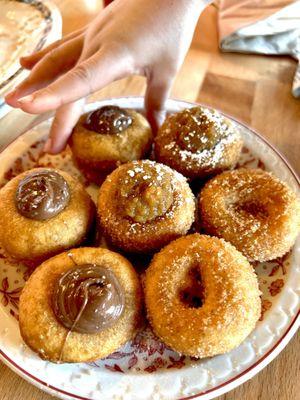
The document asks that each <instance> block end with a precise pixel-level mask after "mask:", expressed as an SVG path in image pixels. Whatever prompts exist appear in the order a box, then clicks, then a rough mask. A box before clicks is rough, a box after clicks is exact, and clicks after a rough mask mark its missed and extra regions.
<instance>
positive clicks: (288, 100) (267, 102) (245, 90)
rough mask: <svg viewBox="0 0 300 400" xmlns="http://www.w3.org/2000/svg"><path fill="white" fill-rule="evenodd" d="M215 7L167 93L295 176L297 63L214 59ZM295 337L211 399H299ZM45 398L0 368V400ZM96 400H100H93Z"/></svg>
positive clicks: (66, 15) (17, 122)
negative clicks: (246, 131) (264, 146)
mask: <svg viewBox="0 0 300 400" xmlns="http://www.w3.org/2000/svg"><path fill="white" fill-rule="evenodd" d="M55 2H56V3H57V5H58V6H59V8H60V10H61V13H62V16H63V33H64V34H66V33H69V32H71V31H73V30H74V29H77V28H79V27H81V26H83V25H85V24H86V23H88V22H89V21H90V20H91V19H92V18H93V16H94V15H95V14H96V13H97V12H98V11H99V9H100V8H101V4H102V1H101V0H100V1H99V0H76V1H74V0H55ZM216 16H217V10H216V8H214V7H213V6H210V7H208V8H207V9H206V10H205V12H204V13H203V14H202V16H201V18H200V20H199V23H198V26H197V30H196V33H195V37H194V40H193V43H192V46H191V49H190V51H189V53H188V55H187V58H186V60H185V63H184V65H183V67H182V70H181V71H180V73H179V75H178V77H177V79H176V82H175V85H174V88H173V91H172V96H173V97H175V98H179V99H182V100H187V101H198V102H203V103H206V104H208V105H211V106H213V107H216V108H219V109H220V110H222V111H224V112H226V113H228V114H231V115H233V116H235V117H237V118H238V119H240V120H242V121H244V122H246V123H247V124H249V125H250V126H252V127H253V128H255V129H256V130H257V131H259V132H260V133H262V134H263V135H264V136H265V137H266V138H268V139H269V140H270V141H271V142H272V143H273V144H274V145H275V146H276V147H277V148H278V149H279V150H280V151H281V152H282V153H283V154H284V155H285V156H286V157H287V159H288V160H289V161H290V163H291V164H292V166H293V167H294V168H295V170H296V171H297V173H298V174H299V173H300V160H299V150H300V148H299V147H300V146H299V135H300V100H296V99H294V98H293V97H292V95H291V93H290V89H291V87H290V86H291V82H292V78H293V74H294V72H295V70H296V62H294V61H293V60H291V59H289V58H286V57H264V56H247V55H239V54H220V53H219V51H218V44H217V28H216ZM144 89H145V82H144V80H143V79H142V78H139V77H130V78H128V79H125V80H122V81H119V82H115V83H114V84H112V85H110V86H109V87H107V88H105V89H104V90H102V91H100V92H99V93H97V94H95V95H93V96H92V98H91V100H93V99H102V98H106V97H112V96H122V95H141V94H143V93H144ZM33 118H36V117H32V116H29V115H24V113H21V112H19V111H14V112H12V113H10V114H9V115H7V116H6V117H5V118H4V119H3V120H2V121H0V148H1V147H3V146H5V145H6V143H7V142H8V141H10V140H11V139H12V138H13V137H15V136H17V135H18V134H19V132H20V127H21V128H24V127H25V126H26V124H29V123H30V122H31V121H32V119H33ZM299 354H300V338H299V335H298V337H294V339H293V340H292V341H291V342H290V343H289V345H288V346H287V347H286V348H285V350H284V351H283V352H282V353H281V354H280V355H279V357H277V358H276V360H275V361H273V362H272V363H271V364H270V365H269V366H268V367H266V368H265V369H264V370H263V371H262V372H261V373H259V374H258V375H257V376H256V377H254V378H253V379H251V380H250V381H248V382H246V383H245V384H244V385H242V386H240V387H238V388H237V389H235V390H233V391H231V392H229V393H228V394H226V395H224V396H221V397H219V398H218V400H296V399H297V400H298V399H300V395H299V393H300V361H299V356H298V355H299ZM33 399H34V400H51V399H53V397H51V396H49V395H47V394H45V393H43V392H41V391H40V390H38V389H36V388H35V387H33V386H32V385H30V384H28V383H27V382H25V381H24V380H22V379H21V378H19V377H18V376H17V375H16V374H14V373H13V372H12V371H10V370H9V369H8V368H7V367H6V366H4V365H3V364H2V363H0V400H33ZM99 400H100V399H99Z"/></svg>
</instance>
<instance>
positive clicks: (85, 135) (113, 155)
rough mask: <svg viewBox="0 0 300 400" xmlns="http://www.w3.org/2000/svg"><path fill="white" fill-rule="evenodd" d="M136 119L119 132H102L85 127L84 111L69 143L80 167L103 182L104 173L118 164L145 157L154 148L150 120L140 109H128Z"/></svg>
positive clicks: (86, 173) (88, 175)
mask: <svg viewBox="0 0 300 400" xmlns="http://www.w3.org/2000/svg"><path fill="white" fill-rule="evenodd" d="M126 111H127V113H128V114H129V115H130V116H131V117H132V120H133V123H132V125H131V126H129V127H128V128H127V129H126V130H124V131H123V132H121V133H120V134H112V135H109V134H99V133H97V132H93V131H90V130H88V129H87V128H85V127H84V125H83V124H84V121H85V119H86V115H87V114H84V115H82V116H81V118H80V119H79V121H78V123H77V124H76V126H75V128H74V130H73V134H72V136H71V139H70V147H71V150H72V153H73V157H74V159H75V161H76V162H77V165H78V167H79V168H80V169H81V170H82V172H83V173H84V174H85V176H86V177H87V178H88V179H89V180H92V181H93V182H95V183H98V184H99V183H102V181H103V176H102V177H101V176H100V178H99V179H98V177H97V173H98V172H99V173H100V175H103V174H106V175H107V174H108V173H110V172H111V171H113V170H114V169H115V168H117V166H118V165H120V164H122V163H126V162H127V161H131V160H138V159H141V158H143V157H144V156H145V155H146V154H147V153H148V152H149V151H150V148H151V144H152V131H151V128H150V125H149V123H148V121H147V120H146V119H145V118H144V117H143V116H142V115H141V114H140V113H138V112H136V111H134V110H131V109H126Z"/></svg>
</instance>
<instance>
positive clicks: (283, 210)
mask: <svg viewBox="0 0 300 400" xmlns="http://www.w3.org/2000/svg"><path fill="white" fill-rule="evenodd" d="M199 213H200V222H201V225H202V227H203V228H204V230H205V232H207V233H209V234H211V235H216V236H218V237H223V238H224V239H225V240H227V241H229V242H230V243H232V244H233V245H234V246H235V247H236V248H237V249H238V250H239V251H241V252H242V253H243V254H244V255H245V256H246V257H247V258H248V260H250V261H255V260H256V261H267V260H272V259H275V258H277V257H280V256H283V255H284V254H285V253H287V252H288V251H289V250H290V248H291V247H292V246H293V244H294V242H295V240H296V237H297V234H298V232H299V229H300V202H299V200H298V199H297V197H296V195H295V193H294V192H293V191H292V190H291V189H290V188H289V187H288V186H287V185H286V184H285V183H284V182H281V181H280V180H279V179H278V178H276V177H275V176H274V175H273V174H271V173H269V172H265V171H263V170H259V169H256V170H250V169H245V168H240V169H237V170H234V171H228V172H224V173H222V174H221V175H218V176H216V177H215V178H213V179H212V180H210V181H209V182H208V183H207V184H206V185H205V186H204V189H203V190H202V191H201V193H200V197H199Z"/></svg>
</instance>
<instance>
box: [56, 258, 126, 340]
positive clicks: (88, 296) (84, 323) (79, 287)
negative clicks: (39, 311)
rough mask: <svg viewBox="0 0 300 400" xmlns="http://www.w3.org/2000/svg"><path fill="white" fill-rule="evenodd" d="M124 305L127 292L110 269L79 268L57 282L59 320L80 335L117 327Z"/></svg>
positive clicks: (57, 313) (87, 265)
mask: <svg viewBox="0 0 300 400" xmlns="http://www.w3.org/2000/svg"><path fill="white" fill-rule="evenodd" d="M124 306H125V295H124V291H123V289H122V287H121V285H120V283H119V281H118V280H117V278H116V276H115V275H114V273H113V272H112V271H111V270H108V269H106V268H103V267H101V266H100V265H95V264H85V265H78V266H76V267H74V268H73V269H71V270H69V271H67V272H66V273H65V274H63V275H62V276H61V277H60V278H59V279H58V280H57V282H56V285H55V288H54V292H53V296H52V307H53V311H54V314H55V316H56V318H57V319H58V321H59V322H60V323H61V324H62V325H63V326H64V327H65V328H67V329H71V330H72V331H76V332H79V333H97V332H100V331H102V330H104V329H107V328H109V327H111V326H112V325H114V323H115V322H116V321H117V320H118V319H119V317H120V316H121V314H122V312H123V310H124Z"/></svg>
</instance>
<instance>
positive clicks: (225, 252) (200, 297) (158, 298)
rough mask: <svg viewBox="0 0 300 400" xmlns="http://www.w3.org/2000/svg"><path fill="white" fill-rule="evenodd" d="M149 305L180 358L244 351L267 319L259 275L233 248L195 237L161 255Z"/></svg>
mask: <svg viewBox="0 0 300 400" xmlns="http://www.w3.org/2000/svg"><path fill="white" fill-rule="evenodd" d="M145 302H146V308H147V315H148V319H149V321H150V324H151V326H152V328H153V330H154V332H155V333H156V335H157V336H158V337H159V338H160V339H161V340H162V341H163V342H164V343H166V344H167V345H168V346H169V347H171V348H172V349H173V350H175V351H177V352H179V353H180V354H184V355H188V356H192V357H197V358H205V357H213V356H215V355H218V354H223V353H226V352H228V351H230V350H232V349H234V348H235V347H237V346H239V345H240V344H241V343H242V341H243V340H245V339H246V337H247V336H248V335H249V334H250V333H251V332H252V330H253V329H254V328H255V325H256V323H257V321H258V319H259V317H260V314H261V301H260V291H259V288H258V281H257V277H256V275H255V272H254V269H253V268H252V266H251V265H250V264H249V262H248V261H247V259H246V258H245V257H244V256H243V255H242V254H241V253H240V252H239V251H237V250H236V249H235V247H233V246H232V245H231V244H230V243H227V242H225V240H223V239H218V238H215V237H210V236H205V235H199V234H193V235H187V236H184V237H181V238H179V239H177V240H175V241H173V242H172V243H170V244H168V245H167V246H166V247H164V248H163V249H162V250H161V251H160V252H159V253H157V254H156V255H155V256H154V257H153V259H152V261H151V264H150V266H149V268H148V269H147V270H146V278H145Z"/></svg>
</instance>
